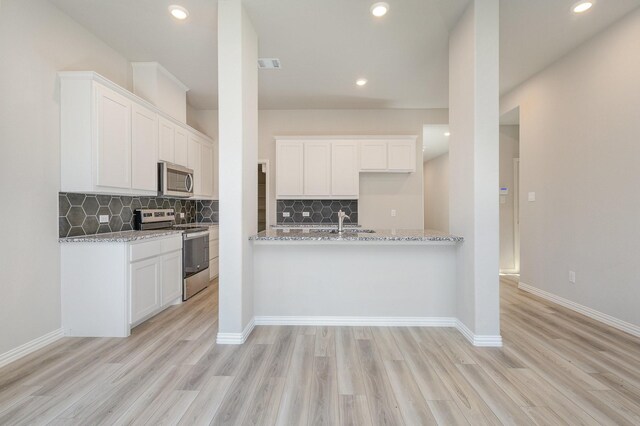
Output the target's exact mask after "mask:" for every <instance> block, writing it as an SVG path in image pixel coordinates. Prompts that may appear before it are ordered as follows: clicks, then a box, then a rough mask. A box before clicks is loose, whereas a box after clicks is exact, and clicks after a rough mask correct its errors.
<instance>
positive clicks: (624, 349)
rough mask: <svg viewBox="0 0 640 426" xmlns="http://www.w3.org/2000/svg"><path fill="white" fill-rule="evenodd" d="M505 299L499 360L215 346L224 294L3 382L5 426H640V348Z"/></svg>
mask: <svg viewBox="0 0 640 426" xmlns="http://www.w3.org/2000/svg"><path fill="white" fill-rule="evenodd" d="M501 290H502V334H503V338H504V342H505V344H504V348H501V349H497V348H474V347H472V346H470V345H469V344H468V343H467V342H466V341H465V340H464V338H463V337H462V336H461V335H460V334H459V333H458V332H457V331H456V330H454V329H443V328H440V329H438V328H371V327H362V328H358V327H257V328H256V329H255V331H254V332H253V334H252V335H251V336H250V338H249V340H248V342H247V343H246V344H245V345H242V346H219V345H216V344H215V343H214V341H215V335H216V331H217V323H216V318H217V302H216V300H217V293H216V287H215V286H214V287H211V288H209V289H208V290H206V291H205V292H203V293H201V294H199V295H197V296H196V297H195V298H193V299H192V300H190V301H189V302H187V303H185V304H183V305H181V306H178V307H174V308H171V309H169V310H167V311H165V312H163V313H162V314H160V315H158V316H156V317H155V318H153V319H152V320H150V321H148V322H146V323H144V324H143V325H141V326H139V327H137V328H136V329H135V330H134V332H133V334H132V336H131V337H130V338H128V339H104V338H100V339H99V338H65V339H62V340H60V341H58V342H56V343H54V344H52V345H50V346H49V347H47V348H44V349H42V350H40V351H38V352H36V353H34V354H31V355H30V356H28V357H26V358H23V359H22V360H19V361H17V362H15V363H13V364H11V365H9V366H6V367H4V368H2V369H0V424H1V425H5V424H7V425H13V424H54V425H67V424H78V425H93V424H109V425H112V424H152V425H155V424H184V425H198V424H228V425H245V424H246V425H252V424H253V425H262V424H265V425H271V424H278V425H301V424H310V425H323V424H326V425H337V424H344V425H368V424H387V425H402V424H405V425H422V424H427V425H428V424H442V425H454V424H472V425H476V424H517V425H524V424H540V425H557V424H571V425H573V424H588V425H592V424H594V425H595V424H616V425H622V424H628V425H638V424H640V341H639V340H638V339H636V338H634V337H632V336H630V335H627V334H624V333H622V332H620V331H617V330H615V329H612V328H610V327H607V326H605V325H602V324H600V323H598V322H595V321H592V320H590V319H588V318H585V317H583V316H581V315H579V314H576V313H573V312H571V311H568V310H566V309H564V308H562V307H559V306H556V305H552V304H549V303H547V302H545V301H542V300H541V299H537V298H535V297H533V296H531V295H529V294H526V293H523V292H521V291H519V290H518V289H517V288H516V287H515V285H514V284H513V283H509V282H507V281H503V282H502V285H501Z"/></svg>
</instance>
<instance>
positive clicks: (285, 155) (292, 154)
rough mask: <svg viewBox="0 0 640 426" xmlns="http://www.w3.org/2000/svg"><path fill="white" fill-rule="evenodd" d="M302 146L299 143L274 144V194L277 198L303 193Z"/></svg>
mask: <svg viewBox="0 0 640 426" xmlns="http://www.w3.org/2000/svg"><path fill="white" fill-rule="evenodd" d="M303 168H304V146H303V144H302V142H300V141H278V142H277V143H276V193H277V196H278V197H291V196H301V195H303V193H304V186H303V182H304V177H303V172H302V170H303Z"/></svg>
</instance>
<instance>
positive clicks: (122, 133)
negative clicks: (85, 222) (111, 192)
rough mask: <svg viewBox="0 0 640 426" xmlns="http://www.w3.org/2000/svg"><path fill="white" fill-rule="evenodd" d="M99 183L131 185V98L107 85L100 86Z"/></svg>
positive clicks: (98, 99) (116, 185)
mask: <svg viewBox="0 0 640 426" xmlns="http://www.w3.org/2000/svg"><path fill="white" fill-rule="evenodd" d="M96 100H97V120H98V122H97V131H98V134H97V148H98V149H97V154H98V155H97V162H98V164H97V165H98V170H97V174H96V185H98V186H108V187H113V188H131V101H129V99H127V98H125V97H124V96H120V95H119V94H117V93H115V92H114V91H112V90H109V89H107V88H106V87H103V86H97V87H96Z"/></svg>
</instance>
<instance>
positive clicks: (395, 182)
mask: <svg viewBox="0 0 640 426" xmlns="http://www.w3.org/2000/svg"><path fill="white" fill-rule="evenodd" d="M447 122H448V114H447V110H446V109H430V110H429V109H423V110H419V109H415V110H400V109H398V110H260V117H259V123H260V124H259V143H260V146H259V153H258V156H259V157H260V158H265V159H268V160H269V162H270V163H271V165H272V171H271V176H270V187H271V188H273V189H275V173H274V170H275V158H276V149H275V141H274V139H273V137H274V136H279V135H379V134H387V135H396V134H410V135H418V143H417V145H416V172H415V173H410V174H404V173H401V174H381V173H366V174H361V177H360V201H359V203H358V218H359V222H360V224H362V225H363V226H365V227H368V228H369V227H370V228H378V229H390V228H397V229H422V227H423V223H424V222H423V207H424V206H423V188H422V185H423V181H422V151H421V147H422V128H423V126H424V124H446V123H447ZM270 198H271V199H270V200H269V202H270V203H271V204H270V205H271V206H272V208H271V218H270V221H269V223H271V224H273V223H275V221H276V218H275V212H276V209H275V190H272V191H271V197H270ZM391 209H396V211H397V216H396V217H391Z"/></svg>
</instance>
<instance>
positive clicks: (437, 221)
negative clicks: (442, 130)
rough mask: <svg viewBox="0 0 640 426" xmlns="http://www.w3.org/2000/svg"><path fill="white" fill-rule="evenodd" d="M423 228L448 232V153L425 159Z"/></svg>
mask: <svg viewBox="0 0 640 426" xmlns="http://www.w3.org/2000/svg"><path fill="white" fill-rule="evenodd" d="M423 170H424V172H423V173H424V229H435V230H437V231H442V232H449V153H447V154H443V155H440V156H439V157H436V158H432V159H431V160H429V161H426V162H425V163H424V165H423Z"/></svg>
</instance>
